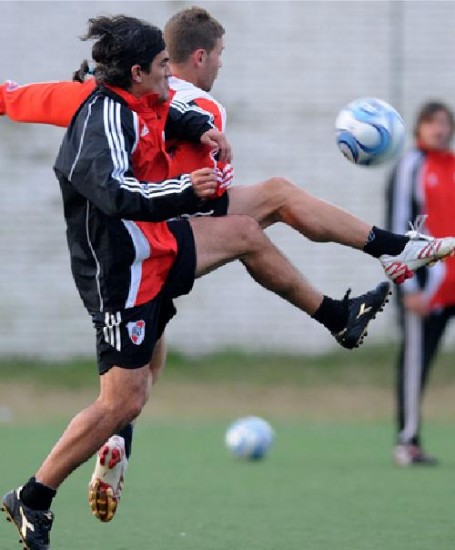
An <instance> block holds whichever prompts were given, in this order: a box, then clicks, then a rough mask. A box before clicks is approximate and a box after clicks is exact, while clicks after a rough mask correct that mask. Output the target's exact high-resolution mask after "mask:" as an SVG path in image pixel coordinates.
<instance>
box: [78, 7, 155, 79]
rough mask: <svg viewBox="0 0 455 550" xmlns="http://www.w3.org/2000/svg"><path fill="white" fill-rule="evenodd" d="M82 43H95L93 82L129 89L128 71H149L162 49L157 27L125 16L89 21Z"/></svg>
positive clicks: (104, 17)
mask: <svg viewBox="0 0 455 550" xmlns="http://www.w3.org/2000/svg"><path fill="white" fill-rule="evenodd" d="M88 23H89V26H88V31H87V34H86V35H84V36H83V37H82V40H90V39H97V41H96V42H95V44H93V48H92V57H93V59H94V61H96V69H95V71H96V73H95V74H96V80H97V82H104V83H106V84H111V85H113V86H118V87H120V88H125V89H127V88H129V87H130V86H131V82H132V80H131V67H132V66H133V65H140V67H141V69H142V70H143V71H148V70H149V68H150V63H151V62H152V61H153V59H154V58H155V56H156V55H157V54H158V53H160V52H161V51H162V50H164V48H165V44H164V40H163V34H162V32H161V30H160V29H159V28H158V27H155V26H153V25H150V24H149V23H146V22H145V21H142V20H141V19H136V18H135V17H129V16H127V15H116V16H113V17H107V16H100V17H95V18H93V19H89V21H88Z"/></svg>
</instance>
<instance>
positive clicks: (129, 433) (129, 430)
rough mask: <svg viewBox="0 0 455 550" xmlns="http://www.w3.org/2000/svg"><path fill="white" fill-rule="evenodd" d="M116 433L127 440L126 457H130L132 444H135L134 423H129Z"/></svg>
mask: <svg viewBox="0 0 455 550" xmlns="http://www.w3.org/2000/svg"><path fill="white" fill-rule="evenodd" d="M116 435H119V436H120V437H123V439H124V440H125V454H126V458H128V459H129V458H130V455H131V445H132V444H133V425H132V424H127V425H126V426H125V427H124V428H122V429H121V430H120V431H118V432H117V434H116Z"/></svg>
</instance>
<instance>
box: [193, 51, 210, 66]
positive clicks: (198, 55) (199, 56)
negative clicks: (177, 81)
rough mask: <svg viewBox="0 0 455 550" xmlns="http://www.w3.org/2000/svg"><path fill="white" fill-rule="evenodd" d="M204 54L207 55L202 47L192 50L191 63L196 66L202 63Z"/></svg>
mask: <svg viewBox="0 0 455 550" xmlns="http://www.w3.org/2000/svg"><path fill="white" fill-rule="evenodd" d="M206 55H207V52H206V51H205V50H204V49H203V48H199V49H198V50H194V52H193V53H192V54H191V58H192V60H193V64H194V65H196V66H198V65H202V63H204V60H205V57H206Z"/></svg>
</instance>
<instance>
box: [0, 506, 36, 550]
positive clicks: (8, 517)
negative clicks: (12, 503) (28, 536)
mask: <svg viewBox="0 0 455 550" xmlns="http://www.w3.org/2000/svg"><path fill="white" fill-rule="evenodd" d="M1 511H2V512H4V513H5V515H6V521H7V522H8V523H12V524H13V525H14V526H15V527H16V529H17V532H18V533H19V537H20V539H19V544H22V548H23V550H30V546H28V544H27V543H26V542H25V540H24V539H23V537H22V533H21V530H20V527H19V525H18V524H17V523H16V522H15V521H14V518H13V516H12V514H11V512H10V510H9V509H8V506H7V505H6V504H5V502H2V507H1Z"/></svg>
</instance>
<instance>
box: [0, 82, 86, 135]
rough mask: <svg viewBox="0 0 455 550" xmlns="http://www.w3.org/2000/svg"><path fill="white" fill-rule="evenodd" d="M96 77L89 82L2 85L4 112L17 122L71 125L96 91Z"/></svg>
mask: <svg viewBox="0 0 455 550" xmlns="http://www.w3.org/2000/svg"><path fill="white" fill-rule="evenodd" d="M95 86H96V84H95V81H94V79H90V80H87V81H86V82H83V83H80V82H69V81H68V82H37V83H35V84H26V85H24V86H18V85H17V84H15V83H13V82H11V81H8V82H6V83H4V84H2V85H0V114H1V115H5V116H7V117H8V118H10V119H11V120H14V121H15V122H32V123H38V124H52V125H54V126H62V127H67V126H68V125H69V123H70V121H71V119H72V117H73V115H74V114H75V112H76V111H77V109H78V108H79V106H80V105H81V103H83V101H85V99H87V97H88V96H89V95H90V94H91V93H92V91H93V90H94V88H95Z"/></svg>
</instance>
